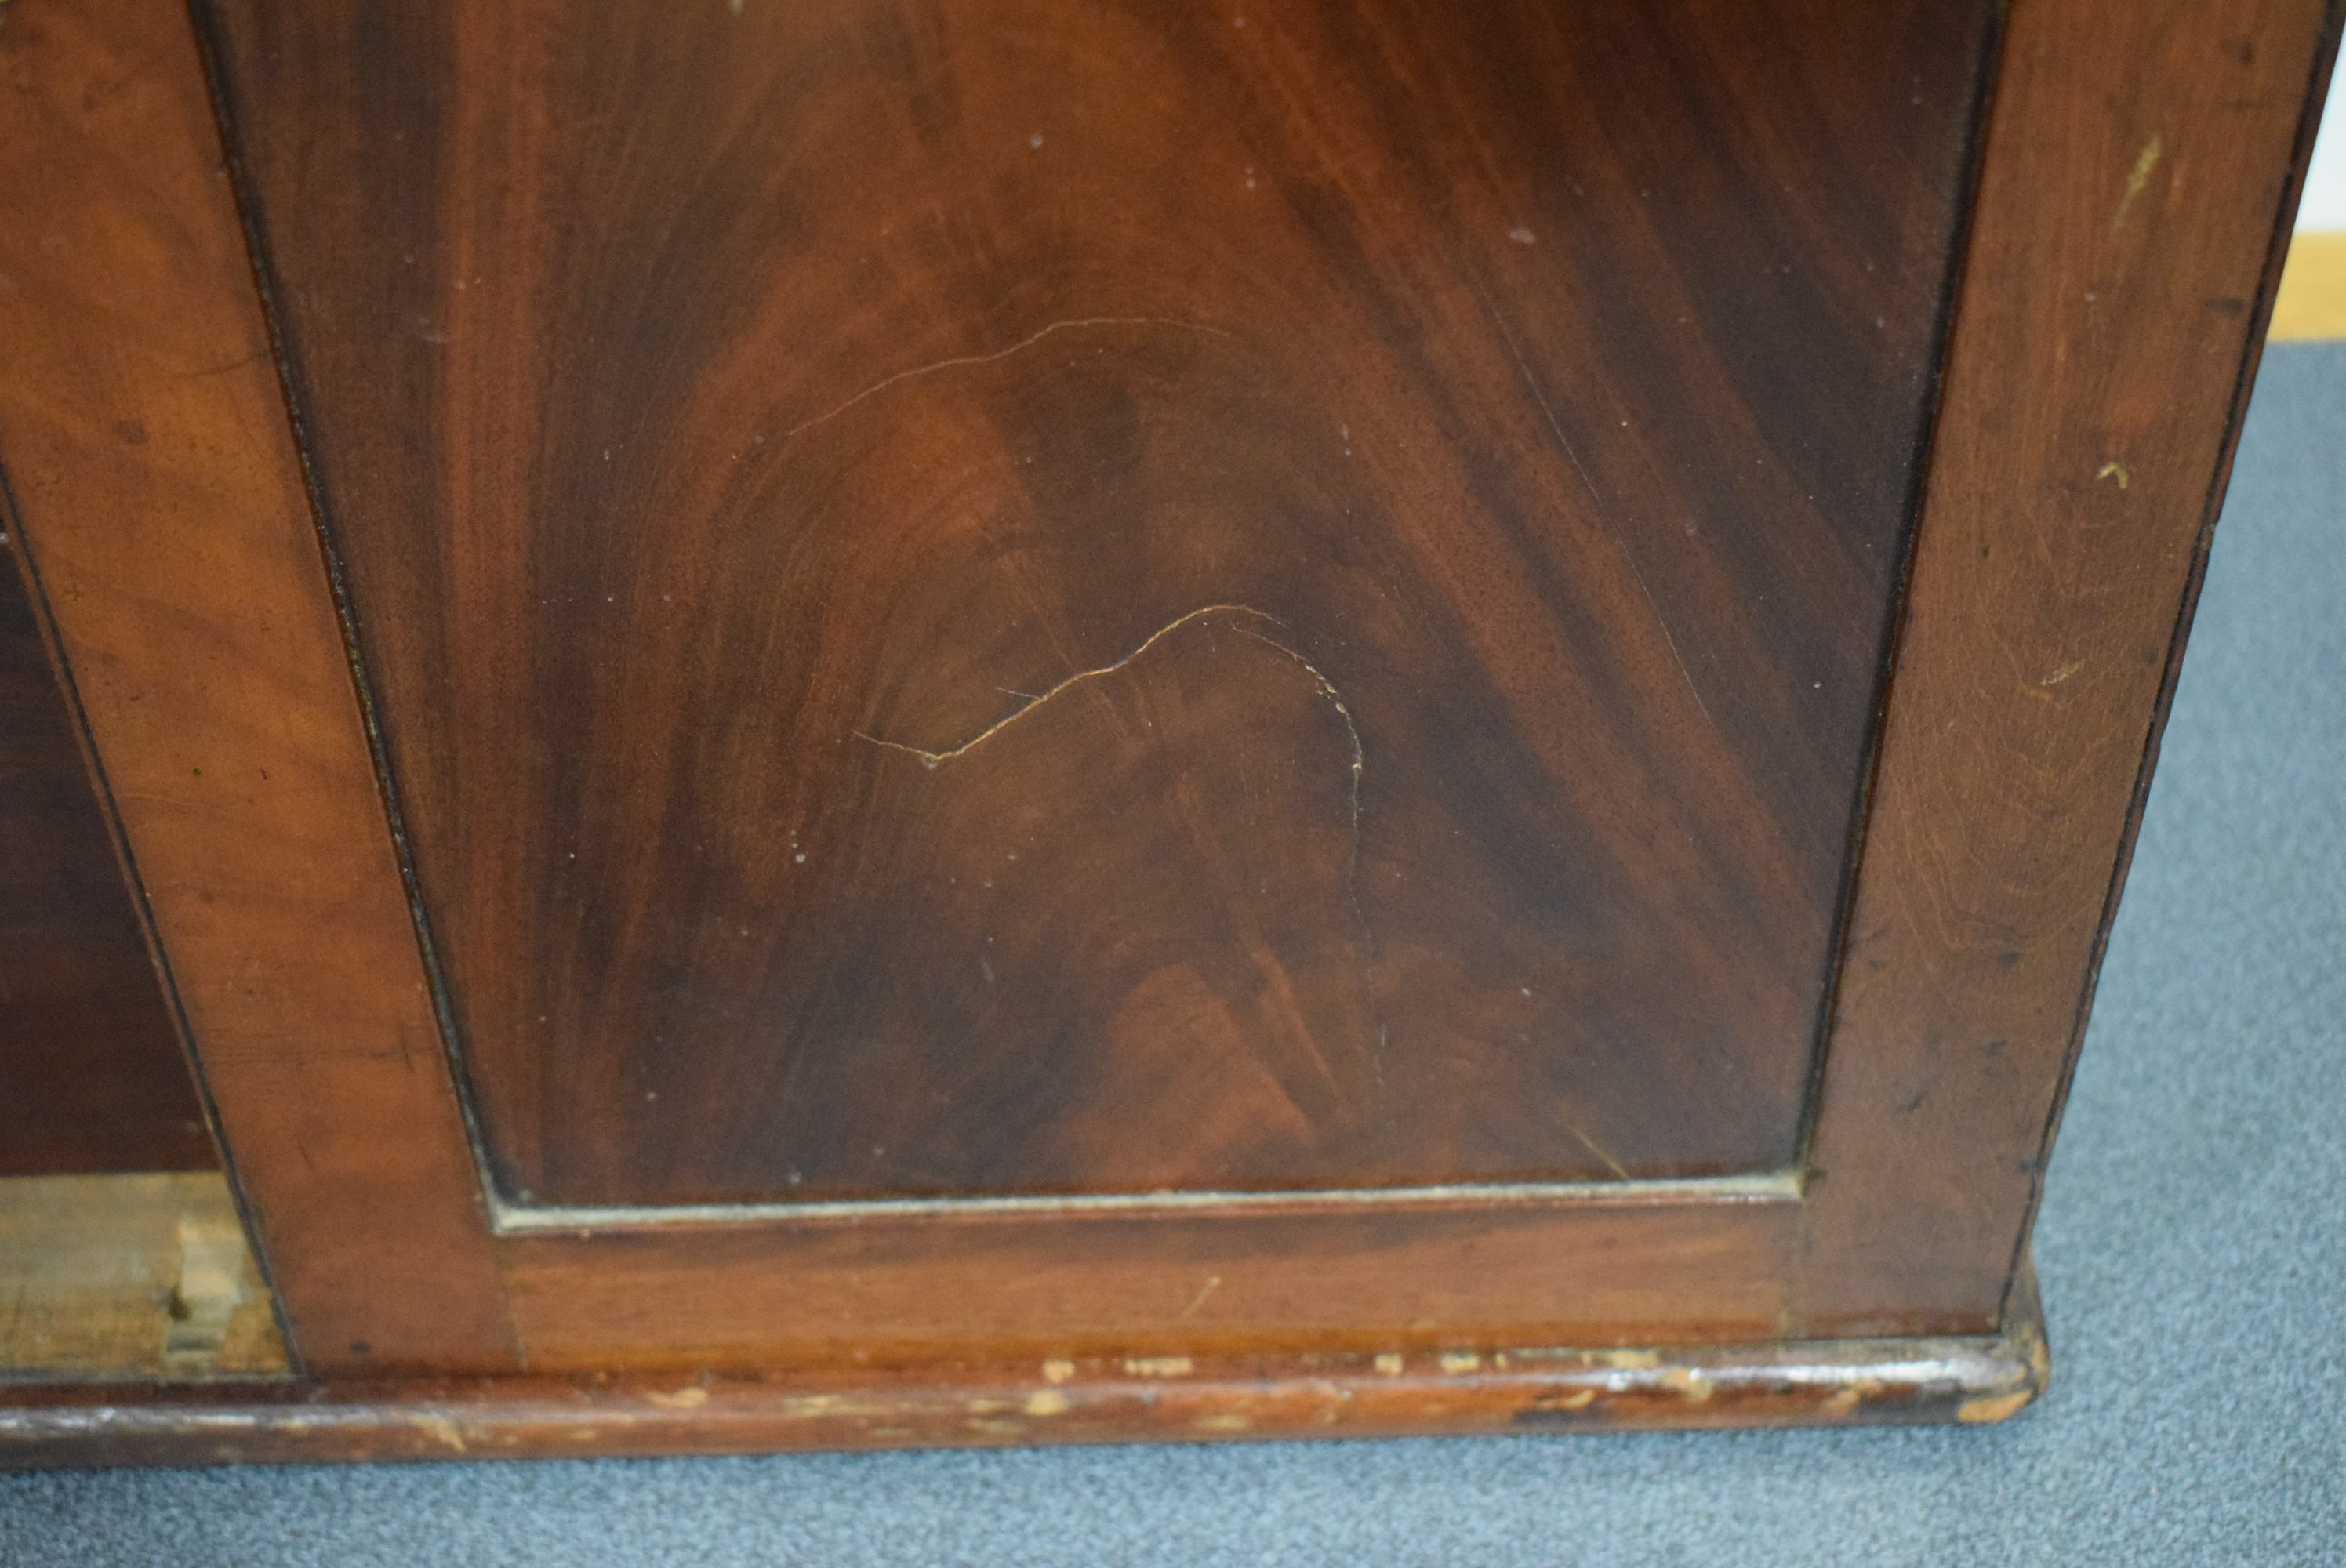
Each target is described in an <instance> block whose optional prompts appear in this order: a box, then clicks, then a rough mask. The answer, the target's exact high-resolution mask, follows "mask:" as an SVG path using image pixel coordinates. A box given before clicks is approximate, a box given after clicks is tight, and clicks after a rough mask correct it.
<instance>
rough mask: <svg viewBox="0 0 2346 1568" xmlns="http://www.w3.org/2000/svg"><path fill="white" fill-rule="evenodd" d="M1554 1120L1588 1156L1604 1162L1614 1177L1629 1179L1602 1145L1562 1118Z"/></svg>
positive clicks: (1618, 1162) (1626, 1173) (1619, 1163)
mask: <svg viewBox="0 0 2346 1568" xmlns="http://www.w3.org/2000/svg"><path fill="white" fill-rule="evenodd" d="M1556 1120H1557V1121H1559V1122H1563V1124H1564V1130H1565V1131H1566V1132H1567V1133H1570V1134H1571V1135H1573V1137H1574V1138H1575V1139H1576V1140H1578V1142H1579V1144H1580V1146H1581V1147H1582V1148H1585V1149H1586V1150H1587V1151H1588V1152H1589V1153H1590V1154H1592V1155H1595V1156H1596V1157H1597V1158H1598V1159H1600V1160H1603V1161H1604V1162H1605V1168H1606V1169H1607V1170H1609V1171H1611V1172H1612V1173H1613V1174H1614V1175H1615V1176H1617V1177H1618V1178H1620V1179H1621V1180H1623V1181H1627V1180H1628V1179H1629V1173H1628V1172H1627V1170H1625V1169H1624V1168H1622V1165H1621V1162H1620V1161H1619V1160H1617V1159H1615V1158H1614V1157H1613V1156H1612V1154H1611V1152H1610V1151H1608V1150H1607V1148H1606V1147H1605V1145H1603V1144H1600V1143H1598V1142H1597V1141H1596V1139H1595V1138H1592V1137H1590V1136H1589V1135H1587V1134H1586V1133H1584V1132H1582V1131H1581V1130H1580V1129H1579V1128H1578V1127H1576V1126H1574V1125H1572V1124H1571V1123H1570V1122H1566V1121H1564V1118H1563V1117H1561V1116H1559V1117H1557V1118H1556Z"/></svg>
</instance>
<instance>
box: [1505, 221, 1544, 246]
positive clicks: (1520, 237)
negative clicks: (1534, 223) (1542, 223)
mask: <svg viewBox="0 0 2346 1568" xmlns="http://www.w3.org/2000/svg"><path fill="white" fill-rule="evenodd" d="M1507 238H1508V239H1512V240H1514V241H1515V243H1516V244H1518V245H1536V244H1538V243H1539V236H1538V235H1536V234H1534V233H1533V232H1532V231H1531V230H1530V229H1525V227H1524V226H1523V225H1522V224H1520V223H1519V224H1517V225H1515V227H1514V228H1513V229H1508V230H1507Z"/></svg>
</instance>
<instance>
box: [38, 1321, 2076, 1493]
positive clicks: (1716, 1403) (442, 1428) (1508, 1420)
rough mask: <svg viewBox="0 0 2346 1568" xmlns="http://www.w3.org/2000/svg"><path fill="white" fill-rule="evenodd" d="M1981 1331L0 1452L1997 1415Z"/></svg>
mask: <svg viewBox="0 0 2346 1568" xmlns="http://www.w3.org/2000/svg"><path fill="white" fill-rule="evenodd" d="M2015 1306H2016V1310H2015V1315H2014V1319H2013V1321H2012V1324H2011V1326H2010V1327H2009V1328H2008V1329H2006V1330H2005V1331H2004V1332H2003V1333H2001V1334H1997V1335H1993V1336H1976V1337H1968V1338H1945V1339H1894V1340H1839V1341H1834V1340H1821V1341H1818V1340H1811V1341H1806V1342H1795V1343H1789V1344H1787V1343H1764V1344H1753V1345H1729V1346H1719V1347H1717V1348H1713V1349H1686V1348H1684V1347H1665V1348H1661V1349H1647V1348H1643V1347H1639V1348H1632V1349H1604V1350H1585V1349H1558V1348H1556V1347H1553V1346H1545V1345H1539V1344H1534V1343H1521V1342H1519V1343H1516V1344H1515V1345H1514V1346H1512V1347H1511V1348H1508V1349H1497V1350H1487V1349H1486V1350H1479V1351H1476V1350H1462V1349H1450V1350H1413V1351H1407V1352H1404V1351H1399V1350H1384V1351H1364V1352H1354V1353H1346V1352H1329V1353H1318V1354H1312V1355H1307V1356H1301V1357H1295V1356H1278V1355H1260V1354H1258V1355H1251V1356H1220V1357H1188V1356H1182V1357H1131V1356H1120V1357H1112V1358H1107V1359H1099V1358H1086V1359H1049V1360H1045V1361H1041V1362H1034V1361H1029V1362H1025V1363H1024V1364H1017V1363H1006V1362H981V1363H976V1364H970V1363H963V1364H961V1365H958V1366H954V1367H952V1368H950V1369H926V1368H924V1369H921V1370H919V1371H917V1372H913V1373H911V1374H909V1375H908V1374H907V1373H905V1372H903V1371H902V1370H892V1369H865V1370H860V1371H856V1372H852V1373H846V1374H839V1373H832V1374H828V1375H826V1374H822V1373H813V1374H808V1373H803V1372H802V1373H798V1374H794V1375H790V1376H782V1377H769V1378H758V1379H746V1378H724V1377H708V1376H703V1377H698V1378H693V1377H687V1378H682V1379H678V1378H675V1377H668V1378H648V1377H639V1378H629V1379H611V1378H592V1379H576V1380H566V1379H559V1378H505V1379H479V1380H434V1381H411V1382H407V1383H393V1384H388V1385H386V1384H382V1383H368V1384H357V1385H351V1384H343V1385H339V1386H337V1385H326V1386H322V1387H321V1386H311V1387H307V1388H291V1389H283V1390H251V1391H250V1392H242V1391H241V1390H240V1392H242V1397H233V1396H224V1395H222V1394H220V1393H219V1392H211V1393H190V1392H189V1391H187V1390H163V1389H157V1390H148V1391H147V1392H146V1393H145V1395H144V1397H143V1398H142V1397H139V1396H137V1395H127V1394H126V1391H125V1390H119V1389H117V1390H107V1392H106V1393H104V1394H103V1395H100V1394H98V1393H97V1390H55V1391H54V1392H49V1393H47V1394H46V1395H40V1394H36V1395H34V1396H33V1397H32V1398H30V1399H26V1400H22V1401H21V1402H20V1403H19V1404H18V1406H17V1407H16V1408H15V1409H13V1410H0V1467H6V1468H18V1467H33V1466H52V1465H74V1464H219V1463H245V1462H252V1461H263V1462H267V1461H278V1462H283V1461H318V1460H373V1461H380V1460H413V1459H431V1460H446V1459H458V1458H470V1459H510V1458H516V1457H522V1456H528V1455H572V1456H576V1455H583V1454H594V1455H606V1454H630V1453H633V1454H652V1453H739V1452H760V1451H771V1450H776V1449H867V1450H868V1449H887V1448H907V1447H961V1448H993V1447H1005V1446H1008V1445H1012V1444H1033V1443H1060V1442H1100V1441H1130V1440H1132V1439H1134V1438H1145V1439H1148V1440H1150V1441H1172V1442H1199V1441H1207V1442H1213V1441H1232V1440H1243V1439H1260V1438H1294V1437H1402V1436H1411V1435H1423V1434H1429V1433H1459V1432H1479V1433H1512V1434H1517V1435H1521V1434H1525V1433H1558V1432H1575V1431H1623V1430H1635V1429H1645V1428H1697V1429H1700V1428H1717V1427H1727V1426H1754V1425H1767V1426H1864V1425H1882V1424H1895V1423H1907V1422H1918V1421H1964V1422H1983V1421H1999V1420H2005V1419H2007V1418H2009V1417H2010V1416H2012V1415H2014V1414H2015V1413H2016V1412H2018V1411H2019V1410H2022V1409H2024V1408H2025V1406H2026V1405H2027V1404H2028V1403H2029V1401H2030V1400H2033V1399H2034V1398H2035V1396H2036V1395H2037V1394H2038V1393H2039V1392H2041V1391H2042V1390H2043V1389H2044V1387H2045V1377H2046V1373H2047V1363H2046V1359H2045V1337H2044V1333H2043V1327H2042V1323H2041V1320H2040V1319H2039V1318H2038V1316H2037V1312H2036V1298H2035V1289H2034V1287H2033V1284H2031V1283H2030V1282H2028V1281H2026V1280H2024V1281H2023V1283H2022V1288H2021V1291H2020V1293H2019V1295H2018V1297H2017V1298H2016V1302H2015Z"/></svg>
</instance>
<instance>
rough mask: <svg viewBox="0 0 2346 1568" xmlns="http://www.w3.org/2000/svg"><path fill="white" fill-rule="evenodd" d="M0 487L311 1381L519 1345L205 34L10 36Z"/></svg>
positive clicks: (53, 32)
mask: <svg viewBox="0 0 2346 1568" xmlns="http://www.w3.org/2000/svg"><path fill="white" fill-rule="evenodd" d="M0 85H5V90H0V145H5V147H7V148H9V149H10V157H11V160H12V166H13V167H12V172H11V174H10V176H9V178H6V179H0V278H5V280H6V282H5V287H0V341H5V342H6V343H7V344H8V345H9V349H8V353H9V359H8V373H7V374H5V375H0V464H5V470H6V474H7V481H8V486H9V493H10V495H11V497H12V500H13V504H14V506H15V513H16V521H17V524H18V526H17V528H16V529H15V530H14V531H13V539H12V542H13V544H14V545H15V547H16V548H17V549H18V550H19V551H21V552H22V558H23V559H25V560H26V561H27V562H29V563H30V564H31V565H32V567H33V570H32V572H31V574H30V576H31V578H32V579H33V581H34V582H35V583H36V585H37V587H38V589H39V595H38V596H39V599H40V600H41V602H42V603H43V604H44V605H45V606H46V611H47V613H48V614H49V615H50V616H51V617H52V618H53V620H54V623H55V625H56V631H57V635H58V640H59V643H60V644H61V646H62V647H63V649H64V653H65V658H66V665H67V667H68V668H69V670H70V672H71V675H72V678H73V682H74V687H75V691H76V696H77V698H78V700H79V703H80V706H81V708H82V710H83V713H84V714H85V716H86V718H87V724H88V728H89V732H90V736H91V738H92V741H93V742H94V744H95V747H96V750H97V758H98V761H99V764H100V766H101V767H102V769H103V770H104V773H105V777H106V779H107V784H108V787H109V789H110V790H111V792H112V795H113V799H114V806H115V809H116V812H117V816H118V818H119V820H120V822H121V827H122V834H123V838H124V840H125V842H126V844H127V845H128V851H129V858H130V860H131V863H132V865H133V867H134V868H135V869H136V871H137V873H138V878H139V881H140V885H141V886H142V887H143V889H144V891H145V893H146V898H147V904H148V911H149V914H150V917H151V919H152V920H153V922H154V928H155V932H156V934H157V938H158V942H159V944H160V946H161V948H162V952H163V954H164V958H165V963H166V968H167V970H168V981H169V983H170V985H171V987H172V990H173V992H174V993H175V994H176V997H177V1000H178V1003H179V1007H180V1010H181V1013H182V1016H183V1017H184V1019H185V1021H186V1024H187V1028H188V1031H189V1035H190V1037H191V1039H192V1040H193V1042H194V1044H195V1048H196V1053H197V1057H198V1061H199V1065H200V1069H201V1072H202V1076H203V1081H204V1083H205V1084H206V1085H207V1086H208V1088H209V1092H210V1095H211V1099H212V1104H213V1105H214V1107H215V1109H216V1110H217V1112H218V1115H219V1128H220V1133H221V1136H222V1139H223V1142H224V1143H225V1145H226V1146H227V1150H228V1153H229V1156H230V1163H231V1165H232V1166H233V1167H234V1173H235V1179H236V1183H237V1185H238V1186H239V1188H240V1190H241V1191H242V1193H243V1194H244V1195H245V1196H246V1197H247V1199H248V1200H249V1203H250V1207H249V1208H248V1210H247V1213H248V1216H249V1217H250V1219H251V1220H252V1222H253V1225H254V1227H255V1231H256V1233H257V1237H258V1240H259V1242H260V1247H261V1249H262V1251H263V1253H264V1254H265V1255H266V1258H267V1261H268V1266H269V1272H270V1282H271V1283H272V1285H273V1286H274V1287H275V1288H276V1290H277V1292H278V1294H279V1297H280V1300H281V1301H282V1304H283V1306H284V1308H285V1311H286V1315H287V1319H288V1322H289V1323H290V1325H291V1331H292V1334H293V1338H294V1340H295V1343H294V1345H293V1347H292V1349H293V1352H294V1354H295V1355H296V1357H297V1359H301V1360H302V1361H305V1362H306V1363H307V1364H308V1365H309V1366H310V1367H311V1368H313V1369H316V1368H324V1367H332V1366H336V1365H340V1364H345V1363H350V1364H355V1365H358V1366H361V1367H366V1366H372V1365H374V1364H377V1363H386V1364H388V1365H391V1366H393V1367H400V1366H410V1367H412V1366H418V1365H427V1364H428V1365H431V1366H433V1367H435V1368H463V1369H486V1368H503V1367H505V1366H509V1365H511V1364H512V1363H513V1360H514V1350H513V1346H512V1341H511V1339H510V1335H509V1331H508V1329H507V1326H506V1323H505V1315H504V1311H503V1308H502V1306H501V1304H500V1302H499V1299H498V1294H497V1282H496V1276H495V1260H494V1258H493V1257H492V1256H491V1253H490V1250H489V1246H488V1239H487V1237H486V1234H485V1230H484V1221H483V1218H482V1214H481V1207H480V1197H479V1194H478V1191H477V1186H476V1184H475V1182H474V1177H473V1172H472V1167H471V1161H470V1157H469V1156H468V1154H467V1152H466V1148H465V1144H464V1128H463V1124H462V1122H461V1120H460V1116H459V1111H458V1106H457V1104H456V1100H455V1096H454V1093H453V1091H452V1090H451V1088H450V1086H449V1084H448V1080H447V1077H446V1071H445V1067H444V1064H443V1062H442V1059H441V1057H440V1054H439V1051H440V1047H439V1044H438V1040H437V1035H436V1030H435V1028H434V1022H433V1013H432V1007H431V1003H430V999H429V996H428V994H427V993H426V992H425V990H424V986H423V970H422V964H421V962H420V961H419V959H418V955H417V953H416V949H415V937H414V930H413V925H412V924H411V922H410V921H409V918H408V912H407V906H406V901H405V898H404V897H403V891H402V888H401V885H400V880H399V869H398V862H397V860H396V859H395V858H394V857H393V853H392V845H391V840H390V836H389V833H388V831H387V830H386V826H385V822H384V819H383V813H382V801H381V799H380V797H379V795H378V794H377V792H376V787H375V780H374V775H373V769H372V766H371V764H370V759H369V756H368V752H367V746H366V735H365V729H364V725H363V721H362V717H361V715H360V713H359V711H358V709H357V707H356V704H355V701H354V699H353V694H352V688H351V677H350V670H349V667H348V665H347V663H346V662H345V660H344V657H343V652H342V636H341V631H340V627H339V626H338V624H337V622H336V619H335V615H334V608H333V603H332V599H331V594H330V591H329V586H328V583H327V579H326V574H325V571H324V566H323V563H322V562H321V558H320V555H319V550H318V540H317V534H316V531H315V529H314V527H313V526H312V524H311V517H310V513H309V509H308V507H307V505H306V504H305V501H304V497H303V494H302V487H301V467H300V462H299V459H298V457H297V455H296V453H295V449H294V445H293V441H292V433H291V429H290V428H289V426H288V424H287V421H286V416H285V408H284V402H283V398H282V394H281V392H280V388H279V385H278V382H277V374H276V370H275V367H274V366H273V365H272V364H271V363H270V343H269V335H268V331H267V328H266V326H265V324H264V321H263V319H262V315H261V311H260V302H259V300H257V299H256V298H255V297H254V293H253V289H252V273H251V263H250V258H249V257H248V255H247V253H246V250H245V247H244V243H243V235H242V233H241V231H240V227H239V224H238V220H237V213H236V206H235V197H234V193H233V192H232V190H231V189H230V184H229V176H228V170H227V168H226V165H225V161H224V160H223V158H222V157H221V154H220V148H219V137H218V134H217V132H216V131H215V129H214V127H213V120H212V112H211V106H210V103H209V99H208V97H207V96H206V93H205V90H204V77H203V66H202V63H201V60H200V57H199V55H198V53H197V50H196V46H195V39H194V37H193V36H192V35H191V33H190V32H189V25H188V22H187V18H186V16H185V15H184V13H183V12H182V10H181V9H180V8H179V7H178V6H176V5H172V4H170V3H169V0H130V3H127V4H126V3H119V0H105V3H103V4H96V3H93V4H89V5H80V4H65V5H41V6H38V7H36V8H26V7H17V8H15V10H13V11H12V12H11V14H10V15H8V17H7V19H6V25H5V26H0Z"/></svg>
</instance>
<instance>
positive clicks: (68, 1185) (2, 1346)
mask: <svg viewBox="0 0 2346 1568" xmlns="http://www.w3.org/2000/svg"><path fill="white" fill-rule="evenodd" d="M0 1280H5V1281H6V1282H7V1290H6V1296H5V1303H6V1304H5V1307H4V1308H0V1386H5V1385H8V1384H21V1383H22V1382H24V1381H26V1380H45V1381H50V1382H63V1383H80V1382H87V1381H117V1380H129V1381H134V1382H144V1381H149V1380H155V1379H170V1380H174V1381H189V1380H194V1381H201V1380H209V1379H217V1378H254V1377H271V1376H279V1375H282V1374H283V1373H284V1372H285V1370H286V1360H285V1346H284V1343H283V1340H282V1339H281V1338H280V1335H279V1333H278V1330H277V1320H276V1317H275V1315H274V1313H273V1312H272V1311H271V1310H270V1302H269V1288H268V1287H267V1286H266V1285H265V1284H263V1283H262V1282H261V1278H260V1271H259V1270H258V1269H257V1268H255V1267H254V1266H253V1259H252V1250H251V1248H250V1247H248V1246H246V1244H245V1238H244V1223H243V1220H242V1219H241V1218H240V1217H239V1216H238V1214H237V1211H236V1200H235V1199H234V1198H233V1197H232V1196H230V1193H229V1187H228V1178H227V1177H226V1176H222V1175H221V1174H220V1173H219V1172H218V1171H216V1170H212V1171H148V1172H143V1173H138V1174H127V1175H106V1176H10V1177H6V1178H0Z"/></svg>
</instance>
